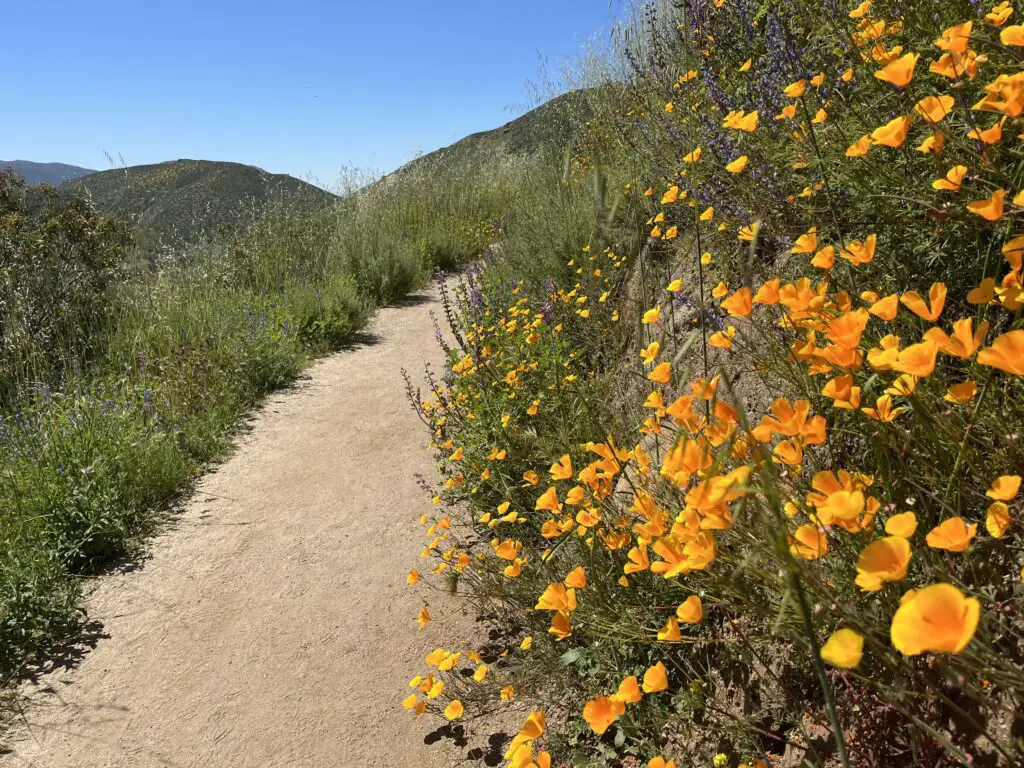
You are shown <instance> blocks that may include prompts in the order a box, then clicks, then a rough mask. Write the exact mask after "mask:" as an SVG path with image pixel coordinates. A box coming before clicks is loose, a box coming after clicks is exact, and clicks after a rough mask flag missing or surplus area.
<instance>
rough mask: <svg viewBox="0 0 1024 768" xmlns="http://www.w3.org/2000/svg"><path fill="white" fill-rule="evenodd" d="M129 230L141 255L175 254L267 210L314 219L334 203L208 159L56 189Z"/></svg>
mask: <svg viewBox="0 0 1024 768" xmlns="http://www.w3.org/2000/svg"><path fill="white" fill-rule="evenodd" d="M60 191H61V192H63V193H68V194H73V195H77V196H80V197H85V198H88V199H90V200H92V202H93V204H94V205H95V206H96V207H97V208H98V209H99V210H100V212H101V213H104V214H106V215H108V216H113V217H115V218H119V219H122V220H124V221H127V222H129V223H131V224H133V225H134V226H135V227H136V230H137V232H138V234H139V239H140V243H141V244H142V245H143V247H144V249H145V250H153V249H155V248H157V247H160V246H171V247H181V246H188V245H191V244H194V243H197V242H202V241H203V240H207V239H209V238H211V237H212V236H213V235H214V234H216V233H217V232H218V231H220V230H222V229H224V228H230V227H232V226H234V225H237V224H241V223H243V222H246V221H251V220H253V219H254V218H256V217H258V216H259V215H260V214H261V213H264V212H266V211H267V210H269V209H277V210H281V209H287V210H289V211H291V210H295V211H302V212H307V213H311V212H316V211H319V210H322V209H324V208H327V207H329V206H331V205H333V204H334V203H335V202H336V201H337V200H338V199H339V198H338V197H337V196H336V195H333V194H331V193H330V192H327V191H326V190H323V189H320V188H319V187H315V186H313V185H312V184H308V183H306V182H305V181H300V180H299V179H296V178H294V177H292V176H287V175H285V174H276V173H269V172H267V171H264V170H262V169H261V168H256V167H255V166H251V165H242V164H240V163H227V162H215V161H211V160H173V161H169V162H164V163H156V164H153V165H136V166H131V167H128V168H117V169H114V170H110V171H102V172H100V173H94V174H91V175H89V176H85V177H82V178H79V179H75V180H72V181H68V182H65V183H64V184H62V185H61V186H60Z"/></svg>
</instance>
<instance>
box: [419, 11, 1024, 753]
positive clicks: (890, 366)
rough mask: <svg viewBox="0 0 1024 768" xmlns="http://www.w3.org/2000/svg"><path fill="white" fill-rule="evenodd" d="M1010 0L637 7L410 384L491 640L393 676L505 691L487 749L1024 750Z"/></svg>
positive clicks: (480, 701) (440, 567) (441, 498)
mask: <svg viewBox="0 0 1024 768" xmlns="http://www.w3.org/2000/svg"><path fill="white" fill-rule="evenodd" d="M1017 13H1018V11H1016V10H1014V9H1013V8H1012V7H1011V6H1010V5H1009V4H1008V3H1003V4H1000V5H999V6H995V5H993V4H988V3H986V4H981V5H979V4H972V3H967V2H956V3H946V4H942V5H937V4H935V3H930V2H911V3H906V2H904V3H899V4H896V3H888V2H881V1H879V2H875V3H873V4H872V3H863V4H860V5H857V4H856V3H851V4H850V5H849V6H848V7H846V6H838V5H836V4H834V3H812V2H803V1H802V0H790V1H788V2H785V3H782V4H771V5H764V4H758V3H753V2H746V1H745V0H726V2H724V3H722V2H719V1H718V0H709V2H696V3H687V4H675V3H665V4H646V5H644V6H643V7H642V9H641V10H640V12H639V14H638V16H637V18H636V20H635V22H634V25H633V27H632V28H631V29H630V31H629V35H628V37H627V38H626V42H625V43H624V44H623V45H622V46H621V47H620V48H619V55H620V56H621V58H619V59H617V60H612V61H609V62H608V63H607V64H606V65H603V67H602V70H601V71H602V72H603V73H613V74H614V77H615V78H616V80H615V82H614V83H613V87H608V88H602V89H598V90H597V91H596V92H595V98H594V100H593V104H592V106H593V109H592V110H591V111H590V114H589V115H588V116H587V120H586V124H584V125H581V127H580V132H579V134H578V136H579V137H580V138H579V140H578V142H577V145H576V147H575V151H574V154H573V157H572V158H571V161H570V162H569V163H568V164H566V165H565V166H564V167H563V168H562V169H561V172H558V170H557V169H555V168H552V169H550V170H549V171H548V172H547V174H546V175H545V174H542V173H537V174H533V175H532V176H531V177H530V179H529V180H527V182H526V186H525V187H524V190H523V192H522V194H521V195H520V196H519V202H518V203H517V206H516V211H517V212H516V215H514V216H510V221H509V225H508V227H507V228H506V229H505V230H504V232H503V239H502V241H501V243H500V247H499V249H498V253H499V254H500V255H499V256H498V257H496V258H494V259H491V260H489V261H488V262H487V263H486V264H485V266H484V268H483V270H482V272H481V273H479V274H477V273H473V274H471V275H470V276H469V279H468V280H467V281H466V282H465V283H464V284H463V286H462V287H461V288H460V289H459V291H458V292H457V293H456V296H455V298H454V299H453V300H452V306H451V309H450V312H449V313H448V314H449V316H450V318H451V320H452V330H453V333H454V335H455V337H456V338H457V339H458V346H457V347H456V348H453V349H451V350H450V354H449V366H448V371H447V373H446V375H445V376H444V377H443V378H442V379H435V378H431V379H430V380H429V392H428V393H427V394H426V395H425V396H424V397H422V398H421V399H420V400H419V401H418V402H416V403H415V405H416V407H417V408H418V409H419V411H420V413H421V414H422V416H423V418H424V420H425V421H426V422H427V424H428V425H429V427H430V429H431V432H432V435H433V440H434V445H435V447H436V450H437V453H438V459H439V462H440V464H441V466H442V468H443V470H444V480H443V482H442V483H441V485H440V486H439V488H438V489H437V496H436V497H435V503H436V504H437V507H438V509H437V511H436V513H435V514H434V515H431V516H428V517H427V519H426V520H425V526H426V530H425V537H426V550H425V556H426V555H429V556H431V557H432V558H433V559H432V560H431V561H430V569H431V570H432V571H433V574H435V575H436V576H438V577H439V578H440V580H441V581H442V585H441V586H442V587H443V588H446V589H453V588H454V589H456V590H457V592H458V593H460V594H462V595H464V596H465V598H466V599H468V600H470V601H472V602H473V603H474V604H475V605H476V606H477V607H478V608H479V609H480V611H481V612H482V613H483V614H484V615H487V616H490V617H491V620H492V621H493V628H494V630H495V635H494V636H495V637H498V638H500V639H499V640H498V641H497V642H496V643H495V644H494V645H493V646H490V647H487V648H483V649H465V648H454V649H438V650H437V651H435V652H434V653H432V654H431V655H430V656H429V657H428V658H427V659H426V660H425V665H424V667H423V668H422V669H420V670H415V671H416V672H419V673H420V674H419V675H418V676H417V677H416V678H414V680H413V681H412V683H411V687H412V689H413V690H412V691H411V692H409V691H407V692H406V693H407V694H408V697H407V698H406V699H405V701H404V704H405V706H406V707H407V708H408V709H410V710H412V711H413V712H415V713H417V714H423V713H425V712H428V711H430V712H434V713H437V714H442V715H443V716H445V717H447V718H448V719H459V718H461V717H471V716H472V715H473V714H474V712H475V711H484V710H486V708H488V707H490V706H493V705H494V703H495V702H500V701H501V700H507V699H509V698H513V697H516V696H524V697H526V698H527V699H528V700H529V701H530V702H531V703H532V704H533V705H534V707H535V709H534V712H533V714H532V715H531V717H530V719H529V720H528V722H527V723H526V724H525V725H524V727H523V730H522V731H521V732H520V733H519V735H518V736H517V737H516V739H515V740H514V741H513V743H512V744H511V745H509V746H508V752H507V754H506V757H507V758H508V760H509V761H510V765H515V766H532V765H538V766H543V765H550V764H552V762H553V761H554V762H555V763H557V762H558V761H562V762H564V763H566V764H571V765H574V766H585V765H593V766H599V765H600V766H605V765H622V766H635V765H638V764H641V765H647V766H650V768H659V767H662V768H663V767H664V766H667V765H688V766H689V765H692V766H706V765H709V764H713V765H716V766H726V765H729V766H737V765H741V764H745V765H771V766H797V765H808V766H838V765H842V766H847V767H848V766H862V765H864V766H904V765H906V766H911V765H935V766H945V765H982V764H983V765H991V766H996V765H1015V764H1019V763H1020V762H1021V760H1022V759H1024V747H1022V739H1021V733H1022V730H1021V729H1022V723H1021V720H1020V712H1021V711H1022V709H1021V703H1022V698H1024V678H1022V677H1021V674H1020V669H1021V668H1022V665H1024V624H1022V615H1021V613H1020V608H1019V606H1020V604H1021V599H1022V597H1024V587H1022V583H1021V573H1022V572H1021V566H1022V564H1024V563H1022V559H1021V558H1022V554H1021V553H1022V551H1024V550H1022V548H1021V547H1022V538H1021V537H1022V532H1021V526H1020V519H1019V518H1020V503H1021V502H1020V493H1019V489H1020V475H1021V474H1022V473H1021V468H1022V467H1024V456H1022V454H1021V449H1020V445H1021V443H1020V440H1019V436H1020V432H1021V428H1022V424H1024V411H1022V409H1021V405H1020V396H1021V378H1020V377H1021V375H1024V329H1022V328H1021V317H1020V315H1021V308H1022V301H1021V298H1022V293H1021V283H1020V277H1021V255H1020V254H1021V252H1022V250H1024V244H1022V242H1021V240H1020V239H1019V235H1020V234H1021V233H1020V231H1019V230H1020V228H1019V225H1018V223H1017V219H1018V218H1019V215H1020V213H1021V212H1022V211H1024V208H1021V205H1024V196H1021V195H1020V194H1019V192H1020V189H1021V184H1022V165H1021V154H1020V151H1019V148H1018V144H1019V141H1018V139H1017V134H1018V133H1020V130H1021V126H1020V120H1019V118H1020V115H1021V109H1020V103H1021V102H1020V100H1021V99H1022V98H1024V91H1022V86H1021V85H1020V66H1021V57H1020V55H1019V50H1020V45H1021V44H1022V43H1024V29H1022V28H1021V27H1017V26H1015V25H1014V22H1015V21H1019V19H1018V18H1017V16H1016V14H1017ZM967 22H970V26H961V25H964V24H966V23H967ZM914 55H919V57H920V58H919V59H917V58H915V57H914ZM903 57H908V58H903ZM904 118H905V119H904ZM960 166H962V167H963V168H962V172H961V169H959V168H958V167H960ZM953 169H957V170H956V171H955V172H954V170H953ZM933 182H941V183H933ZM409 581H410V583H412V584H415V585H416V587H415V588H417V589H422V588H423V586H424V585H428V586H429V585H430V575H429V574H424V573H420V571H419V570H415V571H414V572H413V573H411V574H410V578H409ZM428 595H429V592H425V596H428ZM423 618H424V617H422V616H421V623H423V624H424V625H425V626H424V629H423V631H425V632H429V631H430V624H429V623H426V622H424V621H423ZM428 618H429V617H428ZM464 658H468V659H469V661H470V662H472V663H471V664H465V663H464V662H463V661H462V660H463V659H464ZM484 667H486V669H484ZM474 672H475V673H476V674H475V675H474ZM545 712H546V713H547V715H549V716H552V715H553V716H554V717H552V721H553V722H555V720H556V718H557V723H558V725H557V726H555V725H550V726H547V725H545Z"/></svg>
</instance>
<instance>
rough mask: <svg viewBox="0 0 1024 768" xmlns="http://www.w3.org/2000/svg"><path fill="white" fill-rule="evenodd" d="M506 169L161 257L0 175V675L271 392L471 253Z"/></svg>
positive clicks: (29, 653) (430, 181) (84, 208)
mask: <svg viewBox="0 0 1024 768" xmlns="http://www.w3.org/2000/svg"><path fill="white" fill-rule="evenodd" d="M513 165H514V162H513V161H510V164H509V166H508V167H509V168H511V167H513ZM469 171H472V173H471V174H470V173H469ZM511 178H512V177H511V176H507V177H506V176H499V175H496V174H493V173H488V172H487V171H486V169H479V168H473V169H466V172H465V173H464V172H462V171H460V170H459V169H451V170H449V171H448V172H447V174H446V175H445V174H434V175H429V176H428V175H418V176H411V175H407V176H406V177H403V178H393V179H390V180H386V181H383V182H380V183H376V184H369V185H368V186H365V187H364V188H363V189H362V190H360V191H357V192H354V193H352V194H349V195H348V196H346V197H345V198H344V199H343V200H342V203H341V204H340V205H339V207H338V208H336V209H334V210H330V211H326V212H324V211H320V212H315V213H308V212H307V211H305V210H303V209H301V208H296V207H290V206H289V207H275V209H273V210H268V211H265V212H262V213H261V214H260V215H258V216H255V217H253V218H251V220H250V222H249V224H247V225H246V226H244V227H241V228H239V229H237V230H236V231H235V232H234V234H232V235H231V236H230V237H222V238H220V239H217V240H215V241H214V242H213V243H211V244H208V245H206V246H196V247H194V248H191V249H190V250H189V251H187V252H179V251H174V250H169V251H165V252H163V254H162V255H161V256H160V257H158V258H152V257H149V258H142V257H140V256H139V255H137V253H136V251H135V250H134V248H133V245H132V239H131V233H130V232H129V231H128V230H127V229H126V228H125V227H123V226H122V225H119V224H117V223H116V222H114V221H111V220H109V219H105V218H103V217H102V216H100V215H98V214H97V213H96V212H95V211H94V210H93V209H92V208H91V207H90V206H89V205H87V204H86V203H84V202H82V201H79V200H70V201H69V200H64V199H63V198H58V197H56V196H52V195H44V196H42V197H40V196H38V195H35V194H33V195H28V196H26V194H25V190H24V189H23V188H22V187H21V186H20V185H19V184H18V183H17V182H16V181H15V180H14V178H13V177H12V176H10V175H6V176H4V177H3V178H2V179H0V200H2V201H3V210H2V211H0V221H2V222H3V232H2V235H3V237H2V240H0V248H2V249H3V251H2V254H0V256H2V258H0V263H2V264H3V267H2V270H3V281H2V286H3V287H2V288H0V317H2V318H3V324H2V326H0V341H2V346H0V351H2V354H3V360H2V365H0V510H2V511H3V514H2V515H0V539H2V540H3V541H4V544H5V546H4V548H3V551H2V552H0V671H2V672H3V674H4V675H5V676H8V677H17V675H18V674H19V673H20V672H21V671H23V670H24V669H25V668H26V666H32V665H38V664H40V663H45V660H46V659H47V655H48V653H50V652H51V651H52V650H53V649H54V647H55V645H56V644H58V643H60V642H63V641H66V640H71V641H73V640H74V638H75V631H76V628H77V626H78V624H79V621H80V619H81V608H80V606H81V597H82V584H83V577H87V576H89V575H92V574H95V573H97V572H99V571H102V570H103V569H104V568H106V567H108V566H109V565H110V564H111V563H114V562H117V561H118V560H120V559H123V558H125V557H130V556H133V555H135V554H137V553H138V552H139V551H140V548H141V547H143V546H144V543H145V539H146V537H147V536H149V535H150V534H152V533H153V531H154V530H155V526H156V525H158V524H159V523H160V521H161V520H163V519H164V518H165V517H166V514H167V512H168V511H169V510H170V508H171V506H172V505H173V503H174V502H175V501H176V500H177V499H179V498H180V496H181V494H182V492H183V491H185V490H186V489H187V486H188V483H189V482H190V481H191V480H192V479H193V478H195V477H196V476H197V474H198V473H200V472H201V471H203V469H204V468H205V467H206V466H208V465H209V463H210V462H213V461H216V460H218V459H219V458H221V457H223V456H224V455H225V453H226V452H227V451H228V450H229V448H230V443H231V437H232V433H233V429H234V427H235V425H236V424H237V423H238V421H239V419H240V417H242V416H243V415H244V414H245V413H247V412H248V411H250V410H251V409H252V408H253V407H254V406H255V405H256V404H258V403H259V401H260V399H261V398H262V397H263V396H264V395H265V394H266V393H267V392H269V391H271V390H273V389H275V388H278V387H280V386H282V385H283V384H285V383H287V382H288V381H290V380H292V379H294V377H295V376H296V375H297V374H298V373H299V372H300V371H301V370H302V369H303V368H304V366H305V365H306V364H307V363H308V362H309V361H310V360H311V359H312V358H313V357H315V356H317V355H322V354H325V353H327V352H330V351H332V350H335V349H338V348H339V347H340V346H341V345H343V344H344V343H345V342H346V341H347V340H349V339H350V338H351V336H352V334H353V333H354V332H355V331H356V330H358V329H359V328H360V327H362V326H363V324H364V323H365V322H366V320H367V318H368V317H369V316H370V315H371V313H372V312H373V310H374V308H375V307H377V306H380V305H382V304H386V303H389V302H392V301H395V300H396V299H398V298H400V297H402V296H404V295H405V294H407V293H408V292H410V291H413V290H416V289H417V288H418V287H420V286H421V285H422V283H423V281H424V277H425V276H426V275H428V274H430V271H431V270H432V269H433V268H434V267H435V266H444V267H448V268H450V267H454V266H456V265H458V264H461V263H465V262H467V261H469V260H472V259H473V258H475V257H476V255H477V254H478V253H479V252H480V251H481V250H482V249H483V248H484V247H485V246H486V245H487V244H489V243H490V242H491V241H492V240H493V237H494V235H493V232H494V230H495V228H497V227H499V226H500V217H501V214H502V211H503V205H504V202H505V201H506V200H507V199H509V198H510V197H511V195H512V188H511V187H509V186H508V184H507V183H506V182H505V181H504V180H505V179H509V180H511Z"/></svg>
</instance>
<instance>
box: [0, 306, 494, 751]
mask: <svg viewBox="0 0 1024 768" xmlns="http://www.w3.org/2000/svg"><path fill="white" fill-rule="evenodd" d="M439 307H440V303H439V301H438V299H437V297H436V294H435V293H433V292H426V293H424V294H421V295H417V296H413V297H410V298H409V299H408V300H406V301H405V302H403V305H402V306H397V307H386V308H383V309H381V310H379V311H378V312H377V314H376V317H375V318H374V321H373V322H372V323H371V325H370V327H369V328H368V329H367V332H366V333H364V334H362V335H361V337H360V338H361V340H360V341H359V342H358V343H356V344H354V345H353V347H352V348H350V349H348V350H346V351H342V352H339V353H337V354H334V355H332V356H330V357H327V358H324V359H322V360H319V361H318V362H316V363H314V364H313V365H312V366H311V367H310V368H309V370H308V371H307V373H306V375H305V376H304V377H303V378H302V379H300V381H299V382H297V384H296V385H295V386H294V387H292V388H290V389H287V390H284V391H281V392H278V393H275V394H273V395H271V396H270V397H269V398H268V399H267V401H266V402H265V404H264V406H263V407H262V408H261V409H260V410H259V411H258V412H257V413H256V414H255V415H254V416H253V418H252V420H251V429H248V430H246V431H245V432H244V434H242V435H241V436H240V437H239V439H238V441H237V450H236V451H235V452H234V454H233V455H232V456H231V457H230V458H229V459H228V460H227V461H225V462H224V463H223V464H221V465H219V466H218V467H217V468H216V469H214V470H213V471H212V472H210V473H209V474H207V475H206V476H205V477H203V478H202V479H201V480H200V481H199V482H198V484H197V487H196V490H195V493H194V494H193V495H192V496H191V499H190V500H189V501H188V502H187V504H186V505H185V506H184V508H183V510H182V513H181V515H180V517H178V518H177V519H176V520H174V521H173V522H172V524H171V525H169V526H168V527H167V529H166V530H165V531H164V532H163V533H162V534H161V535H160V536H158V537H157V538H156V539H155V540H154V541H153V542H152V546H151V548H150V551H149V554H148V556H147V557H146V558H145V559H144V560H143V562H142V563H141V565H140V567H138V568H136V569H134V570H131V569H129V570H126V571H124V572H118V573H114V574H111V575H108V576H103V577H101V578H100V579H99V580H98V583H97V585H96V587H95V589H94V590H93V592H92V594H91V595H90V597H89V599H88V601H87V605H88V614H89V618H90V619H91V620H94V622H98V623H99V624H100V625H102V629H101V630H99V637H98V639H97V640H96V643H95V646H96V647H95V649H93V650H91V651H89V652H88V653H86V654H84V657H83V658H82V659H81V661H80V663H77V664H75V665H72V666H69V667H68V668H65V669H59V670H57V671H55V672H50V673H48V674H46V675H43V676H42V677H40V678H39V679H38V680H37V681H35V682H34V683H30V684H27V685H26V686H24V687H23V688H22V690H21V691H20V700H21V707H22V709H23V712H24V717H23V719H22V721H21V722H20V723H16V724H15V725H14V726H13V727H12V730H11V732H9V733H8V734H6V735H5V737H4V746H5V747H6V748H7V749H8V750H9V753H8V754H6V756H3V757H0V764H2V765H4V766H7V765H10V766H16V767H17V768H22V767H23V766H33V767H35V766H38V767H39V768H68V767H69V766H75V768H94V767H95V768H99V767H101V766H102V767H103V768H120V767H121V766H124V767H126V768H127V766H132V768H150V767H153V768H157V767H161V768H162V767H163V766H174V767H178V766H182V767H187V768H192V767H194V768H200V767H202V768H264V767H266V766H274V767H275V768H283V767H284V766H301V767H302V768H320V767H321V766H325V767H326V766H331V768H347V767H348V766H352V767H353V768H355V767H356V766H359V767H360V768H363V767H366V766H381V767H382V768H383V767H386V768H405V767H406V766H409V767H410V768H411V767H412V766H416V767H417V768H431V767H432V766H438V767H440V766H449V765H455V764H460V765H466V764H474V763H475V764H477V765H479V764H481V763H480V762H478V760H474V759H472V758H479V759H482V760H483V763H484V764H488V765H496V764H497V760H498V759H500V748H499V746H500V741H501V740H500V738H499V737H497V736H495V735H493V734H489V733H488V731H487V729H486V728H483V727H482V726H481V727H476V726H474V725H473V723H472V722H471V721H470V722H467V723H465V724H461V725H456V726H454V727H451V726H443V725H442V724H441V723H440V722H439V721H438V720H437V718H436V717H435V716H424V717H422V718H415V717H413V716H412V713H410V712H407V711H404V710H403V709H402V708H401V705H400V702H401V699H402V697H404V696H405V695H406V694H407V693H409V689H408V686H407V682H408V679H409V678H410V677H412V676H413V675H414V674H416V673H417V672H422V671H423V670H424V664H423V657H424V655H425V654H426V653H428V652H429V651H430V650H432V649H433V648H434V647H436V646H439V645H443V646H445V647H448V648H455V647H459V648H465V647H473V645H472V638H473V637H474V635H475V634H478V633H479V629H478V628H475V627H474V622H473V621H472V618H471V617H469V616H466V615H465V614H464V613H463V612H462V609H461V608H460V607H459V605H458V602H457V600H456V598H454V597H449V596H447V595H445V594H444V593H441V592H437V591H425V590H421V589H417V588H410V587H408V586H407V585H406V583H405V576H406V574H407V573H408V571H409V570H410V569H411V568H413V567H416V566H417V565H418V564H419V562H420V561H419V557H418V555H419V551H420V549H421V548H422V546H423V530H422V527H421V526H420V524H419V517H420V515H421V514H422V513H423V512H425V511H427V510H428V509H429V508H430V498H429V496H428V495H427V494H426V493H425V492H424V491H423V490H422V489H421V488H419V487H418V485H417V482H416V479H415V473H421V474H423V475H424V476H425V477H427V478H428V479H432V478H433V477H434V473H435V466H434V461H433V459H432V457H431V455H430V452H429V451H428V449H427V441H428V436H427V434H426V432H425V430H424V429H423V425H422V424H421V423H420V422H419V420H418V419H417V417H416V414H415V413H414V412H413V410H412V409H411V408H410V406H409V403H408V402H407V400H406V397H405V393H404V386H403V381H402V378H401V376H400V369H401V368H402V367H405V368H407V369H409V371H410V373H411V375H413V376H414V377H415V379H416V380H419V379H420V378H421V374H422V371H423V363H424V362H430V363H431V364H433V365H434V366H435V368H436V369H440V367H441V364H442V352H441V350H440V349H439V347H438V344H437V342H436V340H435V338H434V329H433V325H432V322H431V318H430V312H431V310H437V309H438V308H439ZM424 598H426V600H427V602H428V603H429V606H430V611H431V613H432V614H433V616H434V619H435V621H433V622H431V623H430V624H429V625H428V627H427V628H426V629H425V630H424V631H423V632H417V630H416V614H417V612H418V611H419V609H420V607H421V606H422V605H423V604H424ZM467 754H468V755H469V758H470V759H469V760H467Z"/></svg>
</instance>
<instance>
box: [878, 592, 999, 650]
mask: <svg viewBox="0 0 1024 768" xmlns="http://www.w3.org/2000/svg"><path fill="white" fill-rule="evenodd" d="M980 616H981V603H980V602H978V600H977V599H976V598H973V597H967V596H966V595H964V593H963V592H961V591H960V590H959V589H957V588H956V587H954V586H953V585H952V584H932V585H931V586H930V587H925V588H924V589H919V590H917V591H916V592H915V593H914V594H913V595H912V596H911V597H910V598H909V599H908V600H906V601H905V602H904V603H903V604H902V605H900V607H899V608H898V609H897V610H896V614H895V615H894V616H893V617H892V626H891V628H890V630H889V634H890V637H891V638H892V644H893V645H894V646H895V647H896V650H898V651H899V652H900V653H903V654H905V655H907V656H917V655H918V654H921V653H925V652H929V651H930V652H932V653H960V652H961V651H962V650H963V649H964V648H966V647H967V644H968V643H969V642H971V638H973V637H974V632H975V630H976V629H977V628H978V619H979V618H980Z"/></svg>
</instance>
